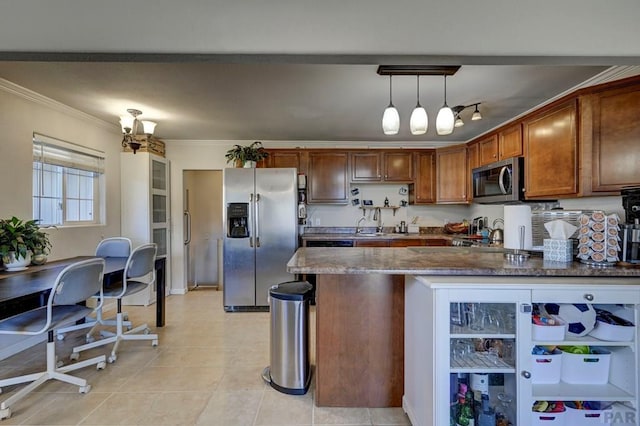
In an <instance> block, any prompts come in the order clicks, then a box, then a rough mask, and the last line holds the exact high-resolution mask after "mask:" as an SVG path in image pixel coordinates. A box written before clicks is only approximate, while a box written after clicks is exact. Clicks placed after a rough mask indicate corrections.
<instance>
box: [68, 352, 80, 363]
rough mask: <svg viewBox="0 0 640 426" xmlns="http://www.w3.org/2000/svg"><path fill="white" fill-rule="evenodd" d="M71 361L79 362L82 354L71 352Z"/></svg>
mask: <svg viewBox="0 0 640 426" xmlns="http://www.w3.org/2000/svg"><path fill="white" fill-rule="evenodd" d="M69 359H70V360H71V361H77V360H79V359H80V353H79V352H71V355H69Z"/></svg>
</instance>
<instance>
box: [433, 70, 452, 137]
mask: <svg viewBox="0 0 640 426" xmlns="http://www.w3.org/2000/svg"><path fill="white" fill-rule="evenodd" d="M454 121H455V119H454V117H453V111H452V110H451V108H449V105H447V76H446V75H445V76H444V105H442V108H440V111H438V116H437V117H436V131H437V132H438V134H439V135H450V134H451V133H452V132H453V125H454Z"/></svg>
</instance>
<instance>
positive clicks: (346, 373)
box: [316, 274, 404, 408]
mask: <svg viewBox="0 0 640 426" xmlns="http://www.w3.org/2000/svg"><path fill="white" fill-rule="evenodd" d="M403 360H404V276H403V275H390V274H341V275H331V274H319V275H318V281H317V288H316V405H317V406H320V407H323V406H327V407H371V408H373V407H400V406H401V404H402V394H403V391H404V367H403Z"/></svg>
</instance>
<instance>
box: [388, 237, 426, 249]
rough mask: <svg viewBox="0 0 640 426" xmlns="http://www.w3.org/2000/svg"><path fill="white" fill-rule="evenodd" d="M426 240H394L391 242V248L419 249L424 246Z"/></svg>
mask: <svg viewBox="0 0 640 426" xmlns="http://www.w3.org/2000/svg"><path fill="white" fill-rule="evenodd" d="M424 241H425V240H420V239H411V238H407V239H406V240H398V239H393V240H390V241H389V247H418V246H423V245H424Z"/></svg>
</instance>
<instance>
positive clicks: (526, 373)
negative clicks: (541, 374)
mask: <svg viewBox="0 0 640 426" xmlns="http://www.w3.org/2000/svg"><path fill="white" fill-rule="evenodd" d="M520 375H521V376H522V377H524V378H525V379H530V378H531V373H530V372H528V371H527V370H523V371H522V373H520Z"/></svg>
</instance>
